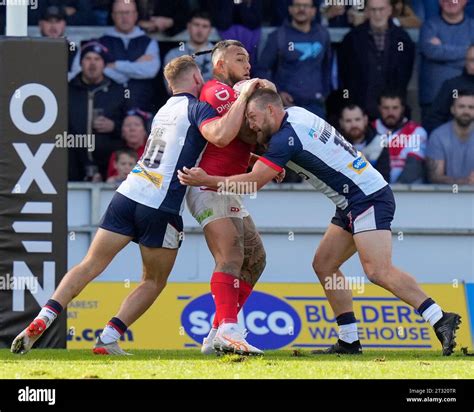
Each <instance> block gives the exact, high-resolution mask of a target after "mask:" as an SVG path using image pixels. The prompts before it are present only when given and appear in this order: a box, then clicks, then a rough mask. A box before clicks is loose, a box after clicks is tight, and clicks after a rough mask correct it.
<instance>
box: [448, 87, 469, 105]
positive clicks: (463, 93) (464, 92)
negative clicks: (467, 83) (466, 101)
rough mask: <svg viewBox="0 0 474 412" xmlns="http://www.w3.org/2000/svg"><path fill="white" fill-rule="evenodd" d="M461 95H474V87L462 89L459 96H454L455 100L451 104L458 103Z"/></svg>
mask: <svg viewBox="0 0 474 412" xmlns="http://www.w3.org/2000/svg"><path fill="white" fill-rule="evenodd" d="M460 97H474V89H461V90H459V91H458V94H457V97H453V101H452V102H451V106H452V105H454V103H456V100H458V99H459V98H460Z"/></svg>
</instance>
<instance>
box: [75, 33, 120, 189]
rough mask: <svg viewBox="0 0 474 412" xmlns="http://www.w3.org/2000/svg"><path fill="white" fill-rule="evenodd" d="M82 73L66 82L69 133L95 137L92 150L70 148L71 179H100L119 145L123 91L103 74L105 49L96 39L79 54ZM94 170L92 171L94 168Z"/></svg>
mask: <svg viewBox="0 0 474 412" xmlns="http://www.w3.org/2000/svg"><path fill="white" fill-rule="evenodd" d="M80 61H81V68H82V70H81V72H80V73H79V74H78V75H77V76H76V77H74V79H72V80H71V82H70V83H69V134H72V135H84V134H86V135H89V136H94V142H95V150H94V151H93V152H88V151H87V150H86V149H84V148H74V149H72V150H71V151H70V160H69V176H70V180H84V178H86V179H89V180H91V179H95V178H96V175H97V172H98V173H100V175H101V176H102V179H104V178H105V177H106V175H107V165H108V161H109V158H110V154H111V153H112V152H113V151H114V150H117V149H118V148H119V147H120V146H121V142H120V130H121V120H122V118H123V116H124V114H125V112H126V101H125V98H124V90H123V87H122V86H121V85H119V84H118V83H116V82H114V81H113V80H112V79H110V78H108V77H107V76H106V75H105V74H104V68H105V66H106V64H107V62H108V61H109V53H108V50H107V48H106V47H105V46H104V45H102V44H100V43H99V42H97V41H91V42H89V43H87V44H85V45H84V46H83V47H82V49H81V54H80ZM93 166H96V167H97V170H94V167H93Z"/></svg>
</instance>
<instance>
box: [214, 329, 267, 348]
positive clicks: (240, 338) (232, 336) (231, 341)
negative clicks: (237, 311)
mask: <svg viewBox="0 0 474 412" xmlns="http://www.w3.org/2000/svg"><path fill="white" fill-rule="evenodd" d="M246 337H247V331H242V330H241V329H240V328H239V326H238V325H237V323H223V324H222V325H221V326H219V329H218V330H217V333H216V337H215V338H214V349H215V350H216V351H217V352H224V353H236V354H238V355H247V356H249V355H253V356H255V355H257V356H258V355H263V351H261V350H260V349H258V348H256V347H255V346H252V345H251V344H250V343H248V342H247V341H246V340H245V338H246Z"/></svg>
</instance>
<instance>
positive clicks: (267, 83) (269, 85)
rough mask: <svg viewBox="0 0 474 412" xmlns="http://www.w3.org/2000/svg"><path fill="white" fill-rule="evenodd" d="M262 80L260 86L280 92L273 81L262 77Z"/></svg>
mask: <svg viewBox="0 0 474 412" xmlns="http://www.w3.org/2000/svg"><path fill="white" fill-rule="evenodd" d="M260 82H261V84H260V87H264V88H265V89H271V90H273V91H274V92H278V91H277V88H276V86H275V83H272V82H271V81H270V80H267V79H261V80H260Z"/></svg>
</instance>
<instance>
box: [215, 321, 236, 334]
mask: <svg viewBox="0 0 474 412" xmlns="http://www.w3.org/2000/svg"><path fill="white" fill-rule="evenodd" d="M235 328H237V323H223V324H222V325H220V326H219V330H220V332H221V333H226V332H229V331H231V330H233V329H235Z"/></svg>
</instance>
